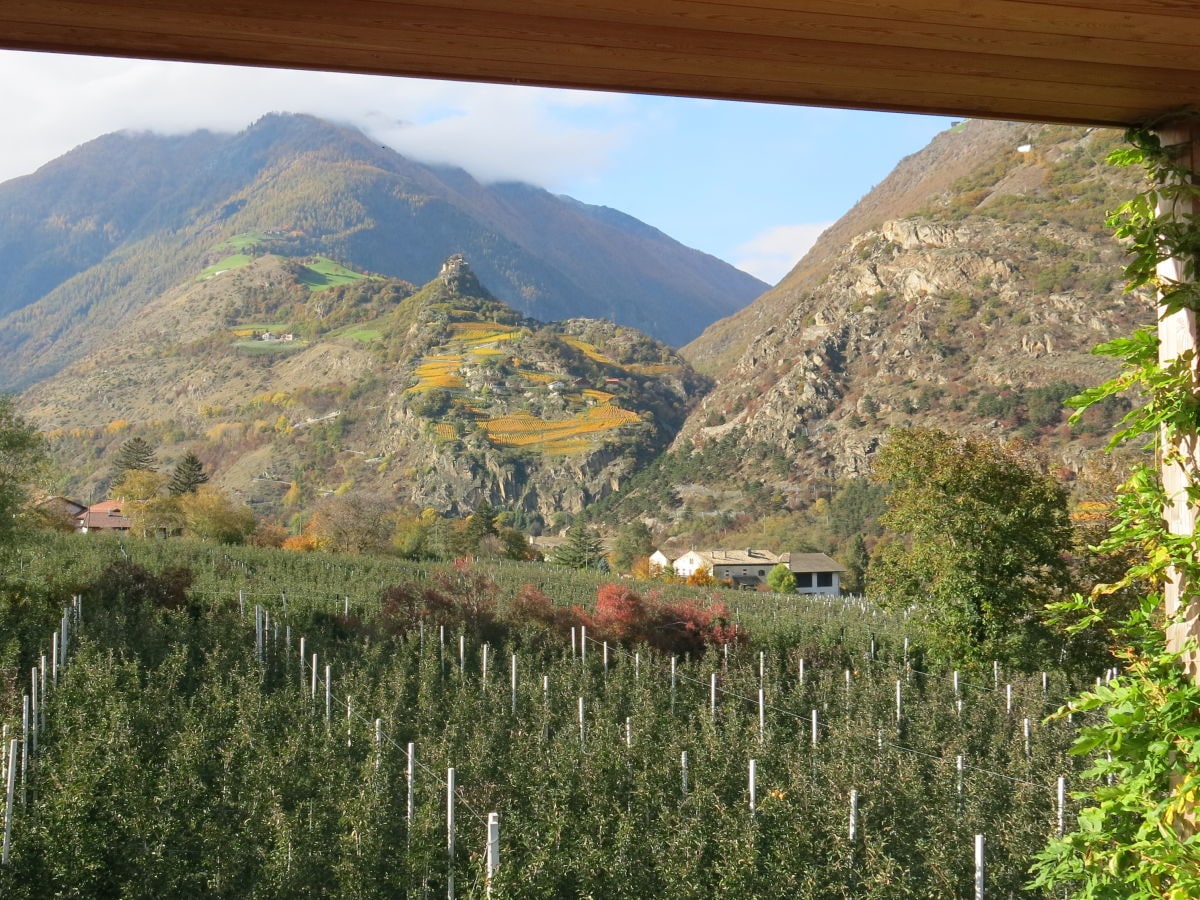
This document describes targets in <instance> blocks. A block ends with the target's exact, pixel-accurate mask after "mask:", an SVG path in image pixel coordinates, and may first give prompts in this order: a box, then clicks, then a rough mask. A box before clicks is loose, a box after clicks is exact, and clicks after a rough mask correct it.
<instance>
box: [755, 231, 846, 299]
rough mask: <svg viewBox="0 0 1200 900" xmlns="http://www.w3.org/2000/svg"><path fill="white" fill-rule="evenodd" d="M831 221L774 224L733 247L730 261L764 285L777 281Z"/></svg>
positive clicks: (797, 260) (805, 251)
mask: <svg viewBox="0 0 1200 900" xmlns="http://www.w3.org/2000/svg"><path fill="white" fill-rule="evenodd" d="M832 224H833V223H832V222H817V223H815V224H805V225H775V226H774V227H772V228H768V229H767V230H766V231H764V232H761V233H760V234H758V235H756V236H755V237H753V238H751V239H750V240H748V241H746V243H744V244H742V245H740V246H739V247H737V248H735V250H734V253H733V264H734V265H735V266H737V267H738V268H739V269H741V270H742V271H743V272H749V273H750V274H751V275H754V276H755V277H756V278H761V279H762V280H763V281H765V282H767V283H768V284H777V283H778V282H779V281H781V280H782V279H783V276H785V275H786V274H787V273H788V272H790V271H791V270H792V267H793V266H795V265H796V263H797V262H799V261H800V258H801V257H802V256H804V254H805V253H807V252H808V251H809V250H810V249H811V248H812V245H813V244H815V243H816V242H817V238H819V237H820V236H821V233H822V232H823V231H824V230H825V229H826V228H828V227H829V226H830V225H832Z"/></svg>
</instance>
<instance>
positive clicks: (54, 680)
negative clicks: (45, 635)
mask: <svg viewBox="0 0 1200 900" xmlns="http://www.w3.org/2000/svg"><path fill="white" fill-rule="evenodd" d="M50 683H51V684H52V685H54V686H55V687H58V632H57V631H56V632H54V637H52V638H51V639H50Z"/></svg>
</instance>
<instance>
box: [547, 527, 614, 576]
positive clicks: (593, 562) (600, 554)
mask: <svg viewBox="0 0 1200 900" xmlns="http://www.w3.org/2000/svg"><path fill="white" fill-rule="evenodd" d="M551 562H553V563H556V564H557V565H560V566H570V567H571V568H572V569H605V568H607V561H606V560H605V558H604V541H603V539H602V538H601V537H600V535H599V534H597V533H596V529H594V528H592V527H591V526H590V525H588V524H587V523H586V522H576V523H575V524H574V525H572V526H571V527H570V528H569V529H567V542H566V543H565V544H563V545H562V546H561V547H559V548H558V549H557V550H555V551H554V553H553V555H552V556H551Z"/></svg>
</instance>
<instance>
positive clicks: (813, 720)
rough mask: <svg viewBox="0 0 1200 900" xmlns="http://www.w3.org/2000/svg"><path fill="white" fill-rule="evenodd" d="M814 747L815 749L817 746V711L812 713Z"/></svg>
mask: <svg viewBox="0 0 1200 900" xmlns="http://www.w3.org/2000/svg"><path fill="white" fill-rule="evenodd" d="M812 745H813V749H816V746H817V711H816V710H815V709H814V710H813V711H812Z"/></svg>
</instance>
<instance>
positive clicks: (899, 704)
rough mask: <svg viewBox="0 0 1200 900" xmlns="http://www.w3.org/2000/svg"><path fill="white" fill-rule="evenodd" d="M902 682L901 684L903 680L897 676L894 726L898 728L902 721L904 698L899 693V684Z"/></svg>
mask: <svg viewBox="0 0 1200 900" xmlns="http://www.w3.org/2000/svg"><path fill="white" fill-rule="evenodd" d="M902 684H903V682H902V681H901V680H900V679H899V678H897V679H896V727H897V728H899V727H900V724H901V723H902V722H903V721H904V698H903V697H902V696H901V693H900V686H901V685H902Z"/></svg>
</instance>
